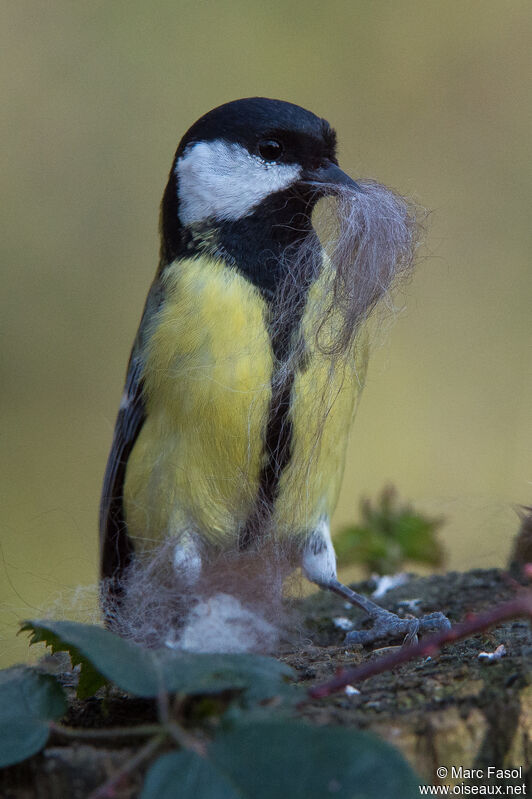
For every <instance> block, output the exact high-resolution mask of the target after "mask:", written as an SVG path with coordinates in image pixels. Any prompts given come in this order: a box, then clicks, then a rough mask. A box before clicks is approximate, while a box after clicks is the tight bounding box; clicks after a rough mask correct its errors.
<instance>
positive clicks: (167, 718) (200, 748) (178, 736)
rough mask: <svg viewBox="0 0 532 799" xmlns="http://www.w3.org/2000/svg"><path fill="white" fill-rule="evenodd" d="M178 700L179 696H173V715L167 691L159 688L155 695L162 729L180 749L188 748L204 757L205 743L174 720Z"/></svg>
mask: <svg viewBox="0 0 532 799" xmlns="http://www.w3.org/2000/svg"><path fill="white" fill-rule="evenodd" d="M178 701H179V697H178V696H176V697H175V706H174V708H173V714H172V715H173V716H174V718H172V715H171V713H170V703H169V697H168V693H167V691H165V690H164V689H161V690H160V691H159V693H158V695H157V710H158V715H159V721H160V722H161V724H162V725H163V727H164V729H165V730H166V732H167V733H168V735H170V737H171V738H173V740H174V741H175V742H176V744H177V745H178V746H180V747H181V748H182V749H189V750H191V751H192V752H195V753H196V754H197V755H199V756H200V757H205V754H206V747H205V744H204V743H203V742H202V741H200V740H199V739H198V738H196V736H194V735H191V734H190V733H189V732H187V730H185V729H184V727H182V726H181V725H180V724H179V723H178V721H177V720H176V718H175V716H176V715H177V713H176V707H177V703H178Z"/></svg>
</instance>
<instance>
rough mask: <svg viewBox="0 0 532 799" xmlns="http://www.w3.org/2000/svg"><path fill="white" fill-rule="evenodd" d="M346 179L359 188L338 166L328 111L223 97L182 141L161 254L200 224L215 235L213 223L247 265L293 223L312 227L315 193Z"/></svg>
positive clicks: (226, 247)
mask: <svg viewBox="0 0 532 799" xmlns="http://www.w3.org/2000/svg"><path fill="white" fill-rule="evenodd" d="M345 185H348V186H351V187H352V188H355V189H356V188H357V184H356V183H355V182H354V181H353V180H351V178H349V177H348V176H347V175H346V174H345V173H344V172H342V171H341V169H340V168H339V167H338V163H337V160H336V134H335V132H334V130H333V129H332V128H331V126H330V125H329V123H328V122H327V121H326V120H325V119H321V118H320V117H318V116H316V115H315V114H313V113H311V112H310V111H306V110H305V109H304V108H301V107H300V106H297V105H293V104H292V103H286V102H283V101H281V100H269V99H266V98H263V97H252V98H248V99H243V100H235V101H233V102H231V103H226V104H225V105H221V106H219V107H218V108H215V109H213V110H212V111H209V113H207V114H205V116H203V117H201V118H200V119H199V120H198V121H197V122H196V123H195V124H194V125H192V127H191V128H190V129H189V130H188V131H187V133H186V134H185V135H184V136H183V139H182V140H181V143H180V144H179V147H178V149H177V152H176V155H175V159H174V163H173V166H172V170H171V172H170V177H169V180H168V184H167V187H166V191H165V194H164V197H163V204H162V212H161V228H162V230H161V232H162V261H163V263H165V262H166V263H168V262H169V261H171V260H173V259H174V258H175V257H177V256H178V255H180V254H182V253H183V252H184V250H185V251H186V249H187V242H188V243H189V245H190V242H191V241H197V240H198V232H199V236H200V237H201V231H202V230H203V231H205V232H206V233H208V236H209V239H210V240H212V232H213V231H215V232H216V237H217V240H218V242H219V243H220V242H221V248H222V249H223V251H224V252H225V253H226V254H228V255H229V256H231V257H233V258H234V257H235V252H234V251H237V254H238V253H240V252H241V251H245V259H246V264H245V265H246V269H249V268H251V267H252V262H253V260H254V258H255V256H254V252H253V251H255V253H257V254H258V253H260V252H261V251H266V250H269V251H271V250H272V249H273V250H276V249H277V248H282V247H286V246H287V245H288V244H290V243H291V239H293V238H294V230H297V231H299V234H301V231H302V230H304V229H305V226H306V227H307V228H308V230H309V231H310V230H311V226H310V213H311V211H312V207H313V205H314V204H315V203H316V201H317V199H318V198H319V197H320V196H322V195H324V194H331V193H334V192H335V190H336V189H337V188H338V186H345ZM192 232H193V234H194V235H192ZM272 238H273V241H272ZM246 242H247V245H246ZM276 245H277V246H276ZM250 247H251V248H252V249H251V250H250ZM255 259H256V258H255ZM236 260H239V258H236ZM240 260H242V257H241V258H240ZM261 271H264V270H263V269H262V267H261Z"/></svg>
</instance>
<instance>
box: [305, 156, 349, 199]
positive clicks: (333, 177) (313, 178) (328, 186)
mask: <svg viewBox="0 0 532 799" xmlns="http://www.w3.org/2000/svg"><path fill="white" fill-rule="evenodd" d="M298 182H299V183H303V184H304V185H306V186H313V187H315V189H316V191H317V192H318V193H319V194H322V195H327V194H336V192H337V191H339V190H340V189H342V188H346V189H352V191H359V192H363V189H362V188H361V187H360V186H359V185H358V183H356V182H355V181H354V180H353V178H350V177H349V175H346V173H345V172H342V170H341V169H340V167H339V166H338V164H334V163H333V162H332V161H327V162H326V163H325V164H323V165H322V166H319V167H318V168H317V169H308V170H305V172H303V174H302V175H301V178H300V180H299V181H298Z"/></svg>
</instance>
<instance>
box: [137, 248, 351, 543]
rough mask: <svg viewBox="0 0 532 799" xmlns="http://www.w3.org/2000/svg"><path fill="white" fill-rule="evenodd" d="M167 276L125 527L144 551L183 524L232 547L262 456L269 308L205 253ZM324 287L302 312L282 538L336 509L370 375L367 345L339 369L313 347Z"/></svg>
mask: <svg viewBox="0 0 532 799" xmlns="http://www.w3.org/2000/svg"><path fill="white" fill-rule="evenodd" d="M164 281H165V292H166V293H165V301H164V303H163V306H162V309H161V310H160V311H159V312H158V313H157V315H156V317H155V319H154V321H153V326H152V330H151V331H148V337H147V338H148V345H147V349H146V352H145V370H144V386H145V401H146V421H145V423H144V426H143V428H142V430H141V432H140V435H139V438H138V439H137V442H136V444H135V446H134V449H133V452H132V453H131V456H130V458H129V461H128V466H127V472H126V480H125V486H124V506H125V516H126V522H127V525H128V531H129V534H130V535H131V536H132V538H133V539H134V540H135V544H136V547H137V548H138V549H139V548H140V549H142V548H144V546H149V545H150V543H151V542H153V541H156V540H159V539H160V538H161V537H164V536H166V535H168V534H173V533H177V532H180V531H183V530H185V529H192V530H195V531H197V532H199V533H200V534H201V535H202V536H203V537H204V538H205V539H207V540H208V541H210V542H211V543H213V544H217V545H220V546H222V547H227V546H232V545H234V544H235V543H236V540H237V537H238V534H239V531H240V529H241V528H242V527H243V525H244V524H245V522H246V520H247V519H248V517H249V516H250V515H251V513H252V511H253V509H254V507H255V503H256V499H257V494H258V489H259V482H260V474H261V469H262V467H263V465H264V462H265V458H266V454H265V452H264V438H265V432H266V425H267V422H268V415H269V410H270V403H271V397H272V391H271V380H272V372H273V369H274V359H273V356H272V349H271V344H270V337H269V333H268V329H267V324H266V317H267V306H266V303H265V301H264V299H263V297H262V295H261V294H260V292H259V290H258V289H256V288H255V287H254V286H252V285H251V284H250V283H249V282H248V281H247V280H246V279H245V278H244V277H242V276H241V275H240V274H239V273H238V271H237V270H235V269H232V268H230V267H228V266H227V265H226V264H224V263H223V262H222V261H213V260H210V259H207V258H206V257H203V258H198V259H188V260H183V261H179V262H176V263H175V264H173V265H171V266H170V267H169V268H167V270H166V271H165V275H164ZM322 293H323V285H321V284H320V281H318V282H317V284H315V285H314V286H313V288H312V289H311V292H310V294H309V297H308V301H307V306H306V310H305V314H304V316H303V320H302V330H303V335H304V338H305V341H306V349H307V355H308V357H307V358H305V364H304V368H302V370H301V371H300V372H298V373H297V374H296V375H295V377H294V383H293V390H292V400H291V405H290V411H289V420H290V422H291V425H292V445H291V458H290V461H289V463H288V466H287V467H286V468H285V470H284V472H283V474H282V476H281V479H280V482H279V490H278V494H277V498H276V500H275V508H274V514H273V515H274V522H275V527H276V529H277V531H278V534H279V535H280V536H288V535H291V534H299V533H301V532H303V531H306V530H309V529H311V528H312V526H315V524H317V522H318V521H319V519H320V517H323V516H325V517H329V516H330V514H331V513H332V511H333V510H334V507H335V505H336V500H337V496H338V491H339V488H340V482H341V477H342V472H343V464H344V458H345V448H346V444H347V437H348V431H349V427H350V424H351V420H352V417H353V410H354V406H355V401H356V397H357V394H358V392H359V390H360V388H361V385H362V382H363V371H364V370H363V366H362V363H363V361H364V355H365V353H362V350H361V349H360V348H357V351H360V353H361V357H360V358H359V359H358V360H359V363H358V368H357V369H356V368H354V359H355V354H356V353H355V352H354V351H353V352H352V353H349V354H348V357H347V358H345V359H343V361H342V363H340V364H338V363H337V364H336V365H335V367H334V368H332V367H331V361H330V359H329V358H328V357H327V356H326V355H323V354H322V353H320V352H319V350H318V349H317V347H316V344H315V335H314V334H315V330H316V325H317V322H318V321H319V317H320V312H321V311H322V309H323V297H322ZM331 324H332V323H331ZM325 333H327V331H325Z"/></svg>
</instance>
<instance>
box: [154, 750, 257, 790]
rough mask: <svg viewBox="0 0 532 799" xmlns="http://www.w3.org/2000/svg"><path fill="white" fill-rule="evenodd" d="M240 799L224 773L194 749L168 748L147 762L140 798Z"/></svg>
mask: <svg viewBox="0 0 532 799" xmlns="http://www.w3.org/2000/svg"><path fill="white" fill-rule="evenodd" d="M176 796H179V799H242V797H243V796H245V794H243V793H241V792H240V790H238V789H236V788H235V787H234V786H233V785H232V784H231V782H230V781H229V780H228V779H227V777H225V776H224V774H222V773H221V772H220V771H219V769H217V768H216V766H214V765H213V764H212V763H210V762H209V761H208V760H205V759H203V758H201V757H199V756H198V755H196V754H194V752H171V753H170V754H167V755H162V756H161V757H160V758H159V759H158V760H156V761H155V763H154V764H153V765H152V766H151V768H150V769H149V771H148V773H147V774H146V779H145V782H144V787H143V789H142V793H141V795H140V799H175V797H176Z"/></svg>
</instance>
